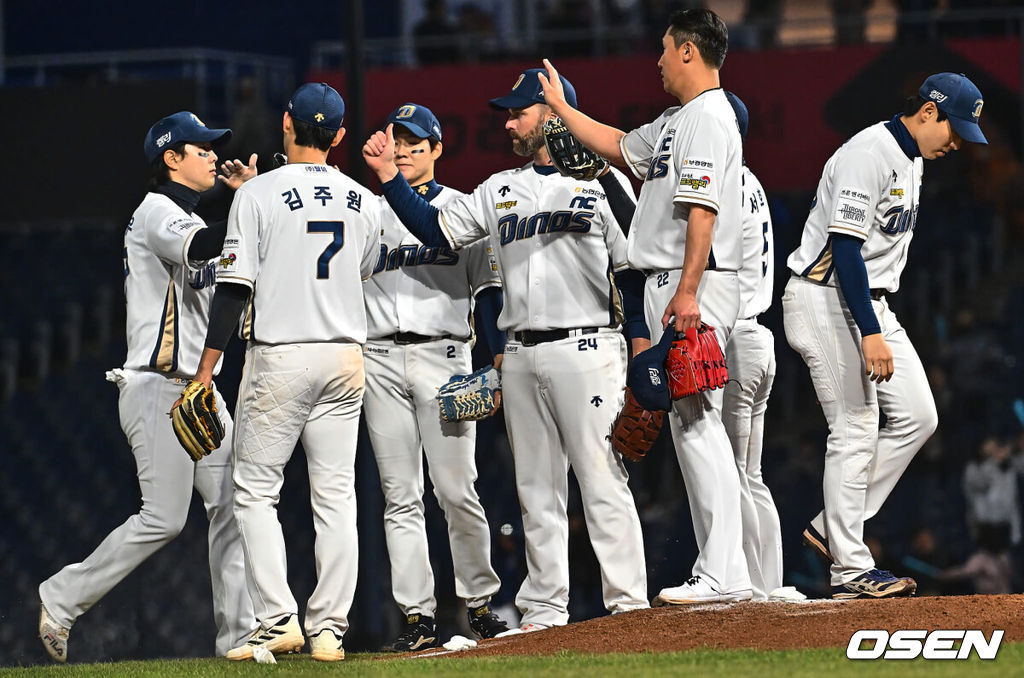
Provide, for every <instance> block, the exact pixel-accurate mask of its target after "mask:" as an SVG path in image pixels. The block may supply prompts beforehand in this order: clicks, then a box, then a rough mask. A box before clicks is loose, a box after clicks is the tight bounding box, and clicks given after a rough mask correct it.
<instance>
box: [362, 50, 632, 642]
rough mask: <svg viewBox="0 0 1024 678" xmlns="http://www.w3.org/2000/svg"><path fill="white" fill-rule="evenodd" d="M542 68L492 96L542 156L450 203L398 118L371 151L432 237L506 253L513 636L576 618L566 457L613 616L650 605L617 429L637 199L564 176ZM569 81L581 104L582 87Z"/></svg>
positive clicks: (515, 134) (423, 235)
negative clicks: (415, 181) (424, 171)
mask: <svg viewBox="0 0 1024 678" xmlns="http://www.w3.org/2000/svg"><path fill="white" fill-rule="evenodd" d="M537 72H538V69H530V70H528V71H526V72H524V73H522V74H521V75H520V76H519V78H518V79H517V80H516V82H515V84H514V85H513V87H512V91H511V92H510V93H508V94H506V95H505V96H502V97H498V98H496V99H492V100H491V102H490V103H491V106H492V107H493V108H495V109H498V110H502V111H507V113H508V120H507V122H506V123H505V129H506V130H508V132H509V134H510V136H511V137H512V147H513V150H514V151H515V152H516V154H517V155H520V156H522V157H526V158H531V159H532V161H531V162H529V163H528V164H526V165H525V166H523V167H520V168H518V169H513V170H508V171H505V172H499V173H497V174H495V175H493V176H491V177H490V178H488V179H487V180H485V181H484V182H483V183H482V184H481V185H480V186H478V187H477V188H476V189H475V190H474V191H473V192H472V193H471V194H469V195H466V196H458V197H455V198H453V199H452V200H450V201H449V202H447V203H445V204H444V205H443V206H441V207H440V208H438V207H435V206H434V205H432V204H431V203H428V202H426V201H425V200H423V199H422V198H421V197H420V196H418V195H417V193H416V192H415V191H413V190H411V189H410V188H409V185H408V183H407V182H406V181H405V180H404V179H403V177H401V176H399V173H398V170H397V169H396V168H395V166H394V161H393V157H394V141H393V139H392V134H393V132H392V129H393V127H392V126H389V127H388V131H387V133H384V132H377V133H375V134H374V135H373V136H372V137H371V138H370V139H369V140H368V141H367V143H366V145H365V146H364V148H363V155H364V157H365V158H366V162H367V164H368V165H369V166H370V168H371V169H373V170H374V171H375V172H376V173H377V176H378V177H379V178H380V180H381V182H382V184H383V188H384V195H385V197H386V198H387V200H388V202H389V204H390V205H391V207H392V208H393V209H394V211H395V213H396V214H397V215H398V217H399V218H400V219H401V220H402V222H403V223H404V224H405V226H406V227H407V228H408V229H409V230H410V232H412V233H413V235H415V236H416V237H417V238H418V239H419V240H420V241H421V242H423V244H425V245H427V246H434V247H451V248H452V249H453V250H460V249H461V248H463V247H466V246H468V245H470V244H471V243H474V242H476V241H478V240H482V239H484V238H488V237H489V238H490V242H491V245H492V246H493V247H494V252H495V255H496V257H497V260H498V264H499V268H500V270H501V274H502V281H503V285H504V288H503V292H504V297H505V304H504V308H503V309H502V312H501V316H500V318H499V320H498V326H499V327H500V328H501V329H502V330H503V331H505V332H507V338H508V341H507V343H506V345H505V350H504V354H503V356H499V357H498V358H497V359H496V361H495V362H496V365H498V366H500V368H501V373H502V386H503V391H502V394H503V400H502V402H503V404H504V411H505V422H506V425H507V429H508V433H509V439H510V442H511V444H512V453H513V457H514V459H515V469H516V487H517V488H518V491H519V502H520V505H521V508H522V515H523V528H524V531H525V537H526V560H527V568H528V574H527V577H526V581H525V582H523V585H522V588H521V589H520V590H519V594H518V596H517V598H516V604H517V606H518V607H519V609H520V610H521V611H522V612H523V617H522V620H521V626H520V628H519V629H513V630H512V631H510V632H509V633H512V632H522V631H535V630H539V629H543V628H547V627H550V626H557V625H563V624H565V623H566V622H567V621H568V618H569V613H568V601H569V563H568V538H569V534H568V533H569V529H568V518H567V514H566V502H567V497H568V479H567V474H568V470H569V467H570V466H572V469H573V471H574V472H575V474H576V477H577V479H578V480H579V485H580V491H581V494H582V498H583V505H584V512H585V515H586V519H587V528H588V531H589V533H590V539H591V544H592V545H593V547H594V552H595V554H596V555H597V559H598V562H599V564H600V567H601V577H602V584H603V592H604V603H605V606H606V607H607V609H608V610H610V611H611V612H613V613H616V612H625V611H628V610H635V609H640V608H644V607H647V577H646V567H645V564H644V549H643V538H642V535H641V530H640V520H639V518H638V516H637V512H636V507H635V505H634V503H633V496H632V494H631V493H630V491H629V487H628V486H627V484H626V480H627V475H626V470H625V468H624V466H623V462H622V460H621V458H620V457H619V456H618V454H616V453H614V452H613V451H612V449H611V445H610V443H609V441H608V439H607V436H608V433H609V431H610V430H611V426H612V422H613V420H614V419H615V416H616V414H617V412H618V410H619V408H620V407H621V406H622V399H623V387H624V382H625V367H626V341H625V339H624V337H623V335H622V332H621V331H620V329H619V325H620V323H621V317H620V316H621V312H620V311H619V292H620V291H622V294H623V301H624V304H625V306H626V315H627V317H629V318H631V319H632V330H633V331H634V332H635V331H638V330H639V331H640V333H641V334H639V335H637V336H641V337H642V336H643V333H642V325H643V323H642V321H640V319H639V307H640V304H639V288H640V283H641V282H642V277H641V278H638V277H637V276H630V273H629V272H628V271H627V267H626V258H625V253H626V249H625V244H626V243H625V238H624V236H623V234H622V230H621V227H620V226H619V224H618V222H617V221H616V217H615V213H619V212H620V210H621V208H622V207H627V208H632V196H631V189H630V188H629V187H628V184H627V183H626V180H625V177H623V176H622V175H621V173H618V172H614V173H607V174H605V176H604V177H603V178H602V180H601V182H600V183H598V182H593V181H591V182H584V181H578V180H575V179H572V178H569V177H564V176H561V175H560V174H557V173H556V170H555V168H554V167H553V166H552V165H551V160H550V157H549V155H548V152H547V149H546V147H545V145H544V136H543V125H544V122H545V120H547V119H548V118H549V117H550V116H551V110H550V108H549V107H548V106H547V105H545V103H544V99H543V97H542V94H541V91H540V83H539V82H538V80H537ZM563 83H564V87H565V90H566V92H567V97H569V98H570V100H571V101H572V103H573V104H575V91H574V90H573V89H572V86H571V85H570V84H569V83H568V81H564V80H563ZM623 202H625V203H626V205H622V204H621V203H623ZM570 264H571V265H570ZM613 271H615V272H616V273H615V274H614V276H613V275H612V272H613ZM631 277H632V278H633V280H632V281H631V280H630V278H631ZM638 326H639V328H638ZM637 341H638V342H640V343H641V344H644V342H645V340H644V339H638V340H637ZM643 347H646V345H644V346H643Z"/></svg>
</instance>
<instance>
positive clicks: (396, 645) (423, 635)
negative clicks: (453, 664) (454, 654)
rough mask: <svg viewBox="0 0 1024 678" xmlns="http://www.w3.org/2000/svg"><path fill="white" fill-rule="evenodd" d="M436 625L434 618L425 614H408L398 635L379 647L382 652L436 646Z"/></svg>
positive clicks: (413, 650) (407, 650) (437, 643)
mask: <svg viewBox="0 0 1024 678" xmlns="http://www.w3.org/2000/svg"><path fill="white" fill-rule="evenodd" d="M439 645H440V643H439V642H438V639H437V626H435V625H434V618H433V617H428V616H427V615H425V614H410V615H407V616H406V618H405V628H404V629H403V630H402V632H401V633H400V634H398V637H397V638H395V639H394V640H392V641H391V642H390V643H388V644H387V645H385V646H384V647H382V648H381V651H382V652H417V651H419V650H426V649H429V648H432V647H438V646H439Z"/></svg>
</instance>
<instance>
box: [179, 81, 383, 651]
mask: <svg viewBox="0 0 1024 678" xmlns="http://www.w3.org/2000/svg"><path fill="white" fill-rule="evenodd" d="M344 113H345V104H344V102H343V101H342V98H341V95H339V94H338V93H337V92H336V91H335V90H334V89H333V88H331V87H329V86H328V85H326V84H324V83H306V84H304V85H302V86H301V87H299V88H298V89H297V90H296V91H295V93H294V94H293V95H292V97H291V100H290V101H289V102H288V107H287V110H286V111H285V113H284V120H283V123H282V126H283V131H284V149H285V153H286V154H287V156H288V164H287V165H285V166H284V167H280V168H278V169H276V170H274V171H272V172H269V173H267V174H265V175H263V176H260V177H257V178H256V179H254V180H253V181H251V182H249V183H247V184H246V185H245V186H243V187H242V189H241V190H239V191H238V193H237V194H236V195H235V200H234V203H233V204H232V205H231V213H230V215H229V217H228V230H227V237H226V238H225V240H224V250H223V252H222V254H221V259H220V262H219V264H218V266H219V271H218V279H219V281H220V282H219V284H218V285H217V292H216V295H215V296H214V300H213V309H212V311H211V317H210V329H209V332H208V333H207V337H206V348H205V349H204V350H203V355H202V358H201V360H200V364H199V371H198V372H197V374H196V380H198V381H200V382H202V383H203V384H209V380H210V374H211V370H212V366H213V365H215V364H216V363H217V362H218V361H219V360H220V357H221V354H222V352H223V350H224V347H225V346H226V345H227V342H228V339H229V338H230V335H231V332H232V330H233V329H234V327H235V325H236V324H237V323H238V318H239V317H240V316H244V317H243V319H242V322H241V336H242V338H243V339H247V340H248V346H247V348H246V355H245V368H244V370H243V372H242V382H241V385H240V386H239V393H238V404H237V406H236V408H235V416H236V418H237V424H236V427H235V432H236V434H235V438H234V446H233V451H234V459H235V473H234V480H235V488H236V490H235V517H236V518H237V519H238V526H239V529H240V530H241V533H242V544H243V546H244V548H245V555H246V577H247V580H248V584H249V591H250V593H251V594H252V599H253V603H254V605H255V608H256V618H257V619H258V620H259V622H260V627H259V628H258V629H256V631H255V632H254V633H253V634H252V636H251V637H250V638H249V640H248V642H246V643H244V644H241V645H240V646H239V647H236V648H234V649H233V650H231V651H230V652H228V655H227V656H228V659H232V660H246V659H251V658H253V656H254V654H261V655H265V653H266V652H269V653H273V654H278V653H284V652H295V651H298V650H299V649H301V648H302V646H303V644H304V643H305V638H304V637H303V633H302V629H301V628H300V627H299V622H298V604H297V603H296V601H295V598H294V596H292V593H291V590H290V589H289V587H288V579H287V572H286V562H287V561H286V556H285V541H284V535H283V534H282V532H281V525H280V523H279V522H278V519H277V508H276V507H277V502H278V499H279V498H280V492H281V485H282V483H283V482H284V467H285V465H286V464H287V463H288V460H289V459H290V458H291V455H292V452H293V451H294V449H295V444H296V443H297V442H299V441H300V440H301V441H302V446H303V449H304V450H305V452H306V464H307V466H308V468H309V486H310V501H311V502H312V506H313V526H314V528H315V530H316V549H315V558H316V571H317V576H318V581H317V585H316V588H315V589H314V591H313V593H312V595H311V596H310V598H309V601H308V602H307V604H306V614H305V620H304V621H305V632H306V635H308V636H309V638H310V646H311V648H312V654H313V658H314V659H317V660H321V661H337V660H340V659H343V658H344V656H345V651H344V649H343V648H342V636H344V634H345V631H347V630H348V612H349V608H350V607H351V605H352V596H353V593H354V591H355V585H356V574H357V573H356V569H357V563H358V538H357V535H356V502H355V487H354V475H355V470H354V465H355V454H356V438H357V435H358V427H359V410H360V408H361V407H362V404H363V383H364V378H363V351H362V346H361V344H362V343H363V342H365V341H366V310H365V308H364V304H363V283H362V281H363V279H365V278H367V277H369V276H370V274H371V273H372V272H373V267H374V265H375V264H376V263H377V259H378V257H379V254H380V229H381V209H380V205H379V202H378V201H377V199H376V198H375V197H374V196H373V195H372V194H371V193H370V192H369V191H367V190H366V189H364V188H363V187H361V186H359V185H358V184H357V183H355V182H354V181H352V180H351V179H349V178H348V177H347V176H345V175H344V174H342V173H341V172H339V171H338V170H336V169H334V168H332V167H329V166H328V165H327V153H328V152H329V151H330V149H331V148H334V147H335V146H337V145H338V143H339V142H340V141H341V138H342V136H344V133H345V130H344V128H342V126H341V125H342V121H343V118H344Z"/></svg>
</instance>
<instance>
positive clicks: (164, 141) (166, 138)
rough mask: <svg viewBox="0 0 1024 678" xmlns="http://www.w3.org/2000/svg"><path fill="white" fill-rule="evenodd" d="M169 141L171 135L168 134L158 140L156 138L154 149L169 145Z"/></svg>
mask: <svg viewBox="0 0 1024 678" xmlns="http://www.w3.org/2000/svg"><path fill="white" fill-rule="evenodd" d="M170 141H171V133H170V132H168V133H167V134H164V135H163V136H161V137H160V138H158V139H157V140H156V147H157V148H163V147H164V144H167V143H170Z"/></svg>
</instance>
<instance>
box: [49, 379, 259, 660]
mask: <svg viewBox="0 0 1024 678" xmlns="http://www.w3.org/2000/svg"><path fill="white" fill-rule="evenodd" d="M107 378H108V379H109V380H110V381H113V382H114V383H116V384H117V387H118V390H119V392H120V393H119V396H118V412H119V414H120V418H121V429H122V430H123V431H124V434H125V436H126V437H127V438H128V443H129V444H130V445H131V446H132V454H133V455H134V456H135V464H136V466H137V467H138V477H139V489H141V490H142V509H141V510H140V511H139V512H138V513H136V514H135V515H133V516H132V517H130V518H129V519H128V520H126V521H125V522H124V523H122V524H121V525H120V526H119V527H117V528H116V529H114V531H113V532H111V533H110V534H108V535H107V537H106V539H104V540H103V541H102V542H101V543H100V545H99V546H97V547H96V550H95V551H93V552H92V553H91V554H89V556H88V557H87V558H86V559H85V560H83V561H82V562H80V563H75V564H72V565H68V566H67V567H65V568H64V569H62V570H61V571H60V572H58V573H57V574H55V575H53V576H52V577H50V578H49V579H47V580H46V581H44V582H43V583H42V584H40V585H39V597H40V598H41V599H42V602H43V604H44V605H45V606H46V609H47V610H48V611H49V612H50V614H51V615H52V616H53V618H54V619H56V620H57V621H58V622H59V623H61V624H62V625H64V626H66V627H68V628H70V627H71V625H72V624H73V623H74V622H75V620H76V619H78V617H79V616H81V615H82V614H84V613H85V612H86V611H87V610H88V609H89V608H91V607H92V606H93V605H95V604H96V603H97V602H99V600H100V599H101V598H103V596H105V595H106V594H107V592H108V591H110V589H112V588H114V586H116V585H117V584H118V582H120V581H121V580H122V579H124V578H125V577H127V576H128V574H130V573H131V572H132V570H134V569H135V568H136V567H138V566H139V565H141V564H142V563H143V561H145V560H146V559H147V558H149V557H150V556H151V555H153V554H154V553H156V552H157V551H158V550H160V548H161V547H162V546H164V545H165V544H167V543H168V542H169V541H171V540H172V539H174V538H175V537H176V536H178V534H179V533H180V532H181V529H182V528H183V527H184V526H185V521H186V520H187V518H188V509H189V505H190V504H191V503H192V490H193V488H195V489H196V490H198V491H199V494H200V496H202V498H203V504H204V506H205V507H206V516H207V518H208V519H209V521H210V531H209V549H210V579H211V581H212V584H213V614H214V621H215V622H216V625H217V640H216V644H215V649H216V653H217V654H218V655H221V656H223V655H225V654H227V652H228V650H230V649H231V648H233V647H237V646H238V645H241V644H243V643H244V642H245V640H246V639H247V638H248V637H249V634H250V633H251V632H252V630H253V629H254V628H255V627H256V623H255V616H254V614H253V607H252V601H251V600H250V599H249V592H248V591H247V590H246V587H245V585H244V581H245V579H244V572H245V566H244V564H243V558H242V546H241V541H240V539H239V534H238V527H237V525H236V524H235V517H234V512H233V508H234V507H233V496H234V486H233V485H232V483H231V453H230V450H231V436H232V422H231V415H230V414H229V413H228V411H227V409H226V408H225V407H224V406H223V403H224V398H223V397H222V396H221V394H220V393H219V392H217V401H218V405H219V407H218V409H219V414H220V417H221V421H222V422H224V429H225V435H224V442H223V443H221V446H220V448H218V449H216V450H214V451H213V453H212V454H210V455H209V456H207V457H204V458H203V459H202V460H201V461H199V462H193V461H192V459H191V458H190V457H189V456H188V453H187V452H185V450H183V449H182V448H181V445H180V444H179V443H178V439H177V438H176V437H175V435H174V429H173V427H172V426H171V419H170V417H168V416H167V413H168V411H170V409H171V405H172V404H173V403H174V401H175V400H177V399H178V398H179V397H180V396H181V391H182V389H183V388H185V385H186V384H187V383H188V382H187V381H185V380H182V379H178V378H174V377H168V376H167V375H164V374H160V373H157V372H146V371H140V370H121V369H117V370H112V371H110V372H108V373H107ZM216 388H217V387H216V385H214V391H216Z"/></svg>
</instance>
